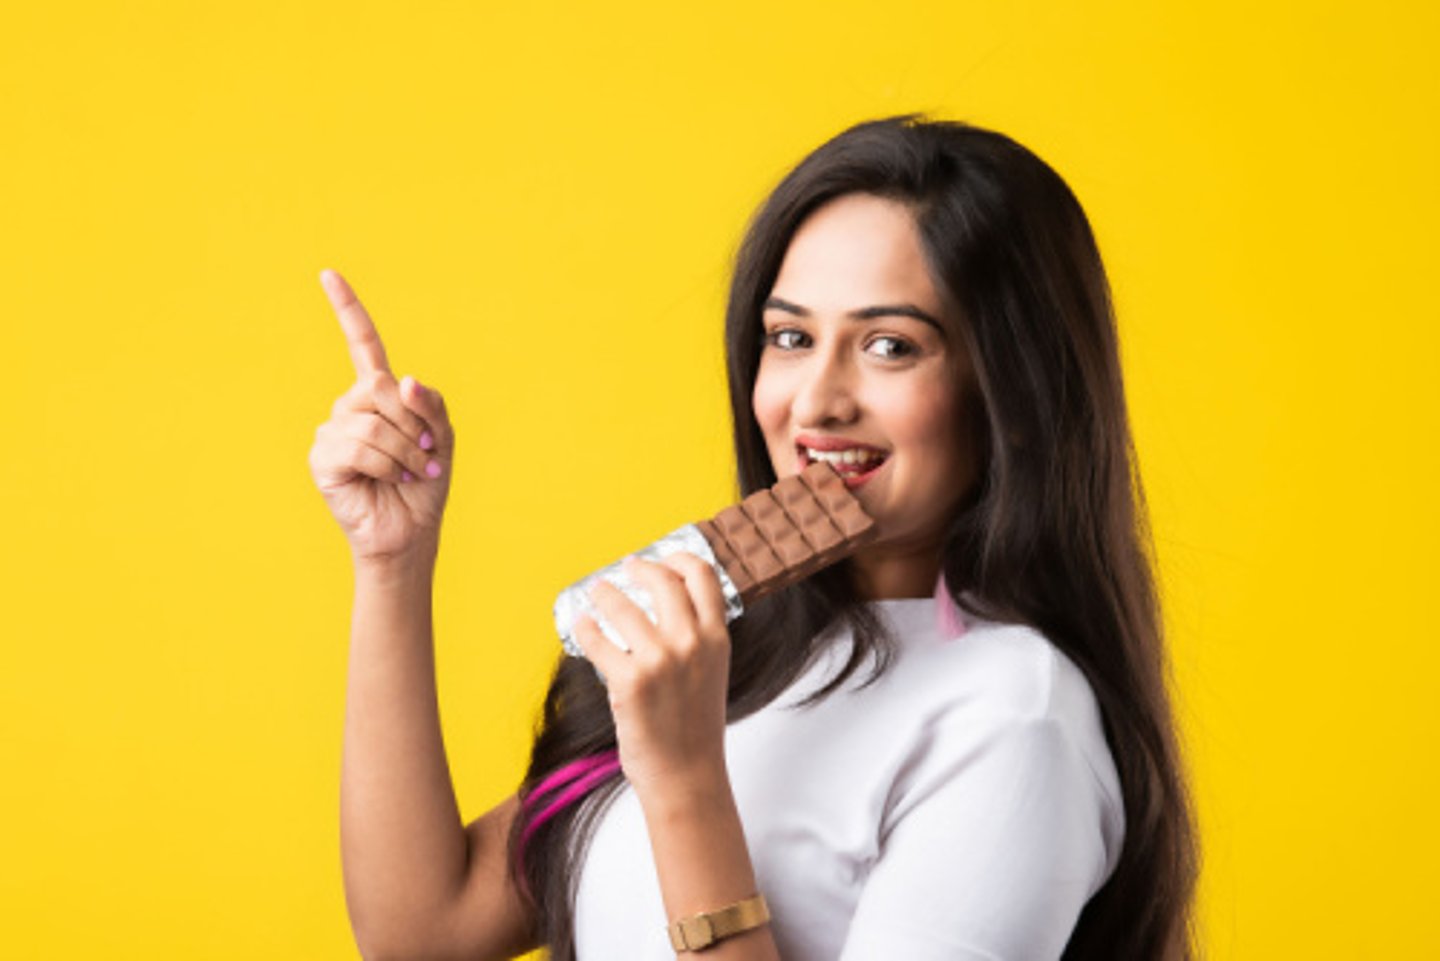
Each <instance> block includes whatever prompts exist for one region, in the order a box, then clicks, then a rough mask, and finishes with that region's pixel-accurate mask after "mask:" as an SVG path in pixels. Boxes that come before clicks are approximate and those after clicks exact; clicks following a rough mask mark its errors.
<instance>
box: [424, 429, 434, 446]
mask: <svg viewBox="0 0 1440 961" xmlns="http://www.w3.org/2000/svg"><path fill="white" fill-rule="evenodd" d="M434 446H435V439H434V438H433V437H431V436H430V432H429V431H428V430H427V431H426V432H425V433H423V434H421V435H420V449H421V450H429V449H430V448H432V447H434Z"/></svg>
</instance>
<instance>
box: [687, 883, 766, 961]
mask: <svg viewBox="0 0 1440 961" xmlns="http://www.w3.org/2000/svg"><path fill="white" fill-rule="evenodd" d="M769 920H770V906H769V905H768V904H766V903H765V895H763V894H757V895H755V896H754V897H752V898H746V899H745V900H744V901H737V902H735V903H734V904H732V905H730V906H728V907H724V908H721V909H720V910H718V911H706V912H704V913H702V914H692V915H691V916H690V917H688V918H681V919H680V920H679V921H673V922H671V924H670V928H669V931H670V945H671V947H673V948H674V949H675V950H676V951H703V950H705V949H706V948H708V947H709V946H710V945H712V944H714V943H715V942H716V941H719V940H721V939H723V938H728V937H730V936H731V935H732V934H739V933H740V932H741V931H749V930H750V929H751V928H758V927H760V925H762V924H764V923H765V922H767V921H769Z"/></svg>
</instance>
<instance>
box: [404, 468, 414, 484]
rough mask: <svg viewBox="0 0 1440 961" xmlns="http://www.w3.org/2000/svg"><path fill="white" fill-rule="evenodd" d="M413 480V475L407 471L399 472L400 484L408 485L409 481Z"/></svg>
mask: <svg viewBox="0 0 1440 961" xmlns="http://www.w3.org/2000/svg"><path fill="white" fill-rule="evenodd" d="M414 479H415V475H414V474H412V473H410V472H409V471H408V470H407V471H401V472H400V482H401V483H402V484H408V483H410V481H412V480H414Z"/></svg>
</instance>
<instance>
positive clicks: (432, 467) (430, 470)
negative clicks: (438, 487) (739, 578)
mask: <svg viewBox="0 0 1440 961" xmlns="http://www.w3.org/2000/svg"><path fill="white" fill-rule="evenodd" d="M425 474H426V476H428V477H439V476H440V462H439V461H433V460H432V461H431V462H430V463H428V464H426V465H425Z"/></svg>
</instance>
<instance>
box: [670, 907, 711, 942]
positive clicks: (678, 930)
mask: <svg viewBox="0 0 1440 961" xmlns="http://www.w3.org/2000/svg"><path fill="white" fill-rule="evenodd" d="M714 940H715V929H714V927H712V926H711V924H710V917H709V916H708V915H704V914H697V915H695V916H694V917H693V918H682V919H681V920H679V921H676V922H675V926H674V927H673V928H671V929H670V943H671V945H673V946H674V948H675V950H677V951H698V950H700V949H701V948H704V947H709V945H710V943H711V942H712V941H714Z"/></svg>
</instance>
